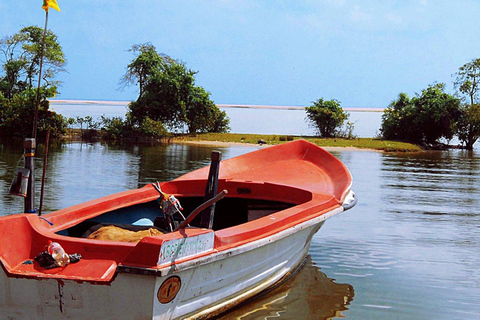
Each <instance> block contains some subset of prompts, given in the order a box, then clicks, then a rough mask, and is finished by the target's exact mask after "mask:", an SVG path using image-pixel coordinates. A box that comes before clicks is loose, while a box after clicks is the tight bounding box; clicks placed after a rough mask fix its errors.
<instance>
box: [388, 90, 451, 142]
mask: <svg viewBox="0 0 480 320" xmlns="http://www.w3.org/2000/svg"><path fill="white" fill-rule="evenodd" d="M444 88H445V86H444V85H443V84H435V85H431V86H429V87H428V88H427V89H425V90H423V91H422V93H421V94H420V95H417V96H416V97H414V98H411V99H410V98H409V97H408V96H407V95H406V94H405V93H400V94H399V96H398V99H397V100H394V101H392V103H391V104H390V105H389V107H388V108H387V109H386V110H385V112H384V114H383V115H382V127H381V129H380V131H381V133H382V136H383V138H384V139H388V140H399V141H408V142H411V143H416V144H421V145H428V144H435V143H437V142H438V140H439V139H441V138H445V139H447V140H450V139H452V138H453V136H454V134H455V130H456V123H457V120H458V119H459V117H460V101H459V100H458V99H456V98H455V97H453V96H452V95H450V94H447V93H445V92H444Z"/></svg>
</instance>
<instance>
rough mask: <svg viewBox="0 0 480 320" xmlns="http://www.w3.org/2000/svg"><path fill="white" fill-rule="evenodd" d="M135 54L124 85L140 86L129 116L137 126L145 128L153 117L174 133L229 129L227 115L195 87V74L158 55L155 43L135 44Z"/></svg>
mask: <svg viewBox="0 0 480 320" xmlns="http://www.w3.org/2000/svg"><path fill="white" fill-rule="evenodd" d="M131 51H132V52H134V54H135V55H136V57H135V59H134V60H133V61H132V62H131V63H130V64H129V65H128V66H127V72H126V74H125V75H124V77H123V80H122V82H123V84H124V85H132V84H135V83H138V85H139V96H138V99H137V100H136V101H134V102H131V103H130V104H129V113H128V117H129V118H130V119H131V122H132V124H133V125H136V126H142V124H143V122H144V120H145V119H146V118H150V120H154V121H160V122H161V123H162V125H163V126H165V127H167V128H169V129H170V130H182V129H183V128H184V127H187V128H188V131H189V132H190V133H196V132H211V131H226V130H228V118H227V117H226V113H225V112H221V111H220V110H219V109H218V107H217V106H216V105H215V104H214V103H213V101H212V100H210V94H209V93H208V92H207V91H205V89H203V88H202V87H199V86H196V85H195V74H196V72H195V71H192V70H190V69H187V67H186V66H185V65H184V64H183V63H180V62H178V61H175V60H173V59H172V58H170V57H168V56H166V55H162V54H158V53H157V52H156V50H155V47H154V46H153V45H151V44H142V45H135V46H133V47H132V49H131Z"/></svg>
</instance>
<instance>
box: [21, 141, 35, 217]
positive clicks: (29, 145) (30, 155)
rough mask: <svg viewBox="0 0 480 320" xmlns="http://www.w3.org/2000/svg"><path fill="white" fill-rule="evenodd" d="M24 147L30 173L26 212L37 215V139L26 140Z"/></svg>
mask: <svg viewBox="0 0 480 320" xmlns="http://www.w3.org/2000/svg"><path fill="white" fill-rule="evenodd" d="M23 147H24V149H25V151H24V156H25V169H28V170H29V171H30V176H29V178H28V187H27V196H26V197H25V205H24V209H25V210H24V212H25V213H35V161H34V160H35V139H33V138H27V139H25V140H24V141H23Z"/></svg>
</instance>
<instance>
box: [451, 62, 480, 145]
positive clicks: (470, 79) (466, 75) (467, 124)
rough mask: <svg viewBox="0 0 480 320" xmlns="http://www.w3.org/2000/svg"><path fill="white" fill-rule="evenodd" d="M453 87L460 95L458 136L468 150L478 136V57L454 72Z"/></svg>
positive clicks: (479, 117)
mask: <svg viewBox="0 0 480 320" xmlns="http://www.w3.org/2000/svg"><path fill="white" fill-rule="evenodd" d="M456 75H457V78H456V80H455V82H454V84H455V88H456V89H457V90H458V91H459V93H460V95H461V96H462V101H463V102H464V104H463V105H462V108H461V109H460V111H461V116H460V119H459V121H458V123H457V130H458V133H457V135H458V138H459V139H460V141H461V142H462V143H463V144H464V145H465V148H466V149H468V150H472V149H473V144H474V143H475V142H476V141H477V140H478V138H479V137H480V106H479V105H480V104H479V103H480V101H479V100H480V99H479V97H478V91H479V90H480V88H479V86H480V84H479V81H480V58H479V59H475V60H472V61H471V62H469V63H466V64H464V65H463V66H461V67H460V68H459V70H458V72H457V73H456Z"/></svg>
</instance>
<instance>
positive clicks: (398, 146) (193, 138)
mask: <svg viewBox="0 0 480 320" xmlns="http://www.w3.org/2000/svg"><path fill="white" fill-rule="evenodd" d="M298 139H305V140H307V141H310V142H312V143H315V144H316V145H319V146H321V147H352V148H360V149H374V150H383V151H387V152H416V151H420V150H422V149H421V148H420V147H419V146H418V145H415V144H411V143H406V142H399V141H389V140H382V139H374V138H356V139H345V138H318V137H310V136H288V135H271V134H239V133H205V134H197V135H182V136H176V137H174V138H173V141H177V142H182V141H185V142H201V141H211V142H232V143H245V144H259V143H260V144H264V143H265V144H272V145H273V144H280V143H284V142H287V141H292V140H298Z"/></svg>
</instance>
